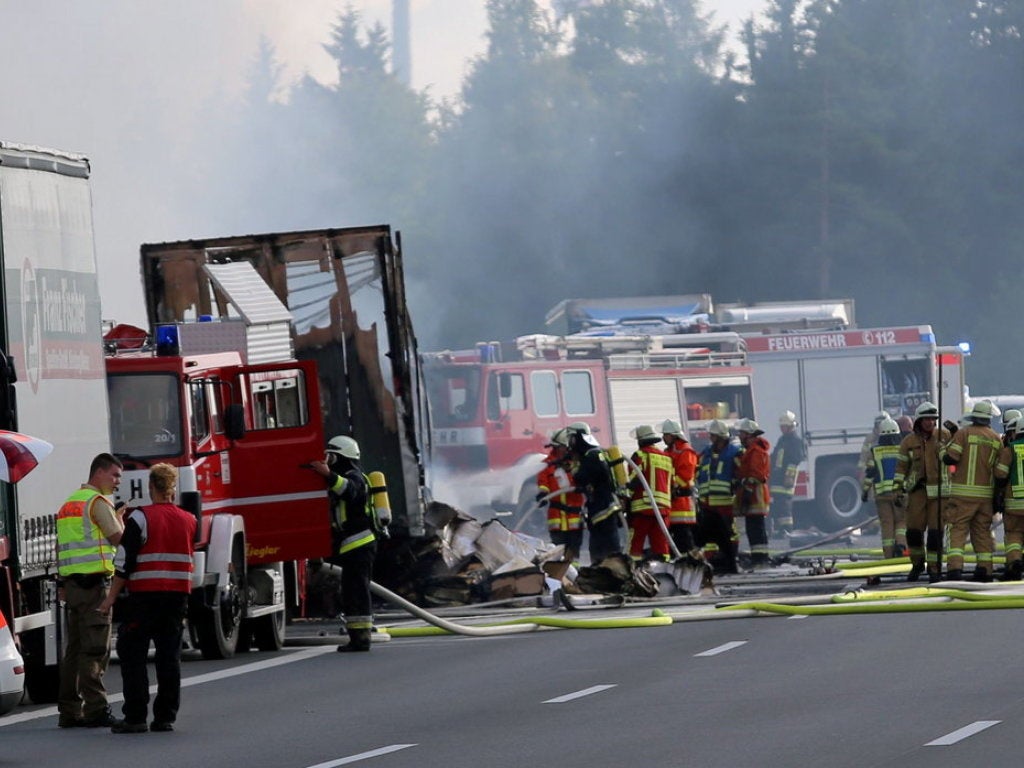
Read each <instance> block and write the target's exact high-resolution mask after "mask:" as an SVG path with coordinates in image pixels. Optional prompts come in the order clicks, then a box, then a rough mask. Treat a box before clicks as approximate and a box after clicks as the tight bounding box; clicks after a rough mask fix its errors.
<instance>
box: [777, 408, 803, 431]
mask: <svg viewBox="0 0 1024 768" xmlns="http://www.w3.org/2000/svg"><path fill="white" fill-rule="evenodd" d="M798 423H799V422H797V419H796V414H795V413H793V412H792V411H783V412H782V415H781V416H779V426H780V427H795V426H796V425H797V424H798Z"/></svg>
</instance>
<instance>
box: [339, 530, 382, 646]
mask: <svg viewBox="0 0 1024 768" xmlns="http://www.w3.org/2000/svg"><path fill="white" fill-rule="evenodd" d="M376 556H377V543H376V542H374V543H372V544H365V545H363V546H361V547H356V548H355V549H353V550H350V551H348V552H346V553H344V554H342V555H338V556H337V557H336V558H332V562H334V563H335V564H337V565H340V566H341V610H342V613H344V614H345V623H346V625H347V627H348V629H349V635H350V636H351V630H353V629H356V630H366V636H367V637H369V631H370V627H371V626H372V624H373V597H372V595H371V594H370V582H371V581H372V580H373V561H374V559H375V558H376Z"/></svg>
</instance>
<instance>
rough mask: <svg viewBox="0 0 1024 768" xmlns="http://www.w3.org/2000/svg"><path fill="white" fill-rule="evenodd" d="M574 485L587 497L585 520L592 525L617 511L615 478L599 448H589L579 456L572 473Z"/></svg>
mask: <svg viewBox="0 0 1024 768" xmlns="http://www.w3.org/2000/svg"><path fill="white" fill-rule="evenodd" d="M573 477H574V479H575V480H576V487H577V488H580V489H582V490H583V492H584V494H586V497H587V521H588V522H589V523H590V524H591V525H593V524H594V523H600V522H601V521H602V520H606V519H608V518H609V517H611V516H612V515H614V514H615V513H616V512H618V511H619V509H620V507H619V502H618V499H616V498H615V480H614V478H612V470H611V468H610V467H609V466H608V457H607V456H606V455H605V452H604V451H602V450H601V449H600V448H591V449H589V450H588V451H586V452H585V453H584V454H583V455H582V456H580V457H579V463H578V464H577V466H576V471H575V473H574V474H573Z"/></svg>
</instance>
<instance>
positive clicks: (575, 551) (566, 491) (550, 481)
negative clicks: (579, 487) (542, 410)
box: [537, 429, 586, 562]
mask: <svg viewBox="0 0 1024 768" xmlns="http://www.w3.org/2000/svg"><path fill="white" fill-rule="evenodd" d="M547 447H548V448H550V449H551V451H550V453H548V455H547V458H546V459H544V468H543V469H542V470H541V471H540V472H539V473H538V474H537V503H538V504H547V507H548V533H549V534H550V536H551V543H552V544H554V545H555V546H558V545H562V546H563V547H564V548H565V555H564V557H565V559H566V560H568V561H570V562H572V561H573V560H575V559H576V558H577V557H579V554H580V552H581V551H582V549H583V505H584V503H585V501H586V499H585V498H584V496H583V494H582V493H579V492H578V491H576V481H575V479H574V478H573V475H572V457H571V456H570V454H569V441H568V432H567V430H565V429H559V430H557V431H556V432H555V433H554V434H553V435H552V436H551V442H550V443H548V445H547ZM556 492H557V493H558V495H557V496H554V497H551V498H548V497H549V496H551V494H552V493H556Z"/></svg>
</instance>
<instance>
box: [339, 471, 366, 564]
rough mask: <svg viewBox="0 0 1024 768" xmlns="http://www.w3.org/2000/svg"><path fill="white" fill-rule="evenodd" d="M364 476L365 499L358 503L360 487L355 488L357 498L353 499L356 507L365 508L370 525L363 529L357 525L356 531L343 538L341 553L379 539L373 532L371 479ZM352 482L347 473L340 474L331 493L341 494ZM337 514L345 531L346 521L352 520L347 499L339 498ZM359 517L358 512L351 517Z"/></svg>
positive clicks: (363, 490)
mask: <svg viewBox="0 0 1024 768" xmlns="http://www.w3.org/2000/svg"><path fill="white" fill-rule="evenodd" d="M362 478H363V482H364V483H365V485H364V486H363V488H362V489H361V491H362V496H363V501H362V504H359V503H358V502H359V495H360V489H358V488H356V489H354V490H355V492H356V498H355V499H353V501H355V502H356V504H355V505H354V509H360V508H361V509H362V510H363V515H364V516H365V517H366V523H367V524H368V526H369V527H367V528H365V529H363V528H362V527H361V526H356V530H355V532H353V533H349V534H346V535H345V537H344V538H343V539H342V540H341V543H340V544H339V545H338V554H339V555H343V554H345V553H346V552H351V551H352V550H353V549H359V547H365V546H368V545H370V544H373V542H375V541H376V540H377V536H376V534H375V533H374V532H373V528H374V525H373V520H374V510H373V507H372V506H371V504H370V495H369V493H367V492H366V489H367V488H369V487H370V479H369V478H368V477H367V476H366V475H362ZM351 482H352V481H351V480H349V479H348V478H347V477H345V475H338V479H337V480H336V481H335V483H334V485H332V486H331V488H330V490H331V493H334V494H336V495H340V494H341V492H342V491H344V490H345V487H346V486H347V485H348V484H349V483H351ZM335 516H336V519H337V527H338V530H340V531H342V532H344V531H345V527H346V523H348V522H350V518H349V507H348V501H347V500H346V499H339V500H338V504H337V506H336V508H335ZM357 517H358V514H355V513H353V515H352V518H351V519H352V520H355V519H356V518H357Z"/></svg>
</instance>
